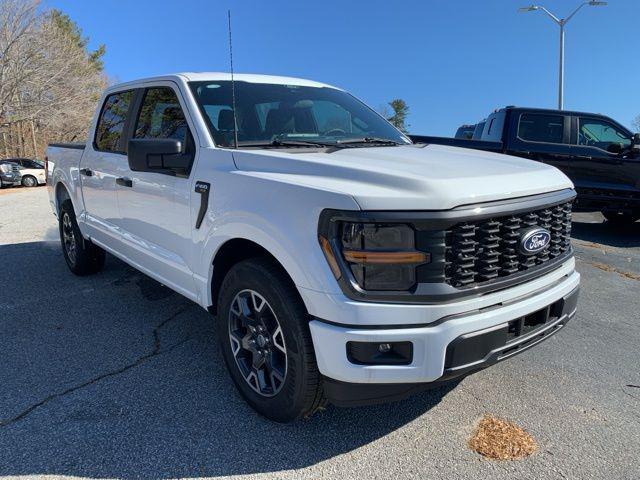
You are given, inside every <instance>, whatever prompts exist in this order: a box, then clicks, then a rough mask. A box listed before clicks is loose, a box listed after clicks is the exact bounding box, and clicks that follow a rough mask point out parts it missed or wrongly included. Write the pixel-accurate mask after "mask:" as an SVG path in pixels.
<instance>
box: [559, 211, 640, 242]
mask: <svg viewBox="0 0 640 480" xmlns="http://www.w3.org/2000/svg"><path fill="white" fill-rule="evenodd" d="M571 236H572V237H573V238H576V239H579V240H582V241H585V242H591V243H599V244H601V245H608V246H611V247H622V248H632V247H639V246H640V222H635V223H634V224H632V225H627V226H623V227H617V226H613V225H611V224H609V222H607V221H604V222H602V223H591V222H582V221H580V220H576V219H575V218H574V220H573V223H572V225H571Z"/></svg>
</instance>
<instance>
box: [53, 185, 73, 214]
mask: <svg viewBox="0 0 640 480" xmlns="http://www.w3.org/2000/svg"><path fill="white" fill-rule="evenodd" d="M55 199H56V212H57V213H58V214H59V213H60V206H61V205H62V203H63V202H64V201H65V200H70V201H71V204H72V205H73V199H72V198H71V194H70V193H69V189H67V186H66V185H65V184H64V182H62V181H60V182H58V183H56V187H55ZM73 209H74V211H75V209H76V207H75V205H73Z"/></svg>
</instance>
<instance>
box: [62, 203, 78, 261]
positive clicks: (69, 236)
mask: <svg viewBox="0 0 640 480" xmlns="http://www.w3.org/2000/svg"><path fill="white" fill-rule="evenodd" d="M62 240H63V242H64V250H65V252H67V258H69V262H71V264H73V265H75V263H76V236H75V234H74V233H73V223H72V222H71V217H70V216H69V214H68V213H66V212H65V213H64V215H63V216H62Z"/></svg>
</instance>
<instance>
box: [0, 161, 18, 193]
mask: <svg viewBox="0 0 640 480" xmlns="http://www.w3.org/2000/svg"><path fill="white" fill-rule="evenodd" d="M21 180H22V175H21V174H20V166H19V165H18V164H16V163H12V162H8V161H3V160H0V188H5V187H11V186H13V185H20V182H21Z"/></svg>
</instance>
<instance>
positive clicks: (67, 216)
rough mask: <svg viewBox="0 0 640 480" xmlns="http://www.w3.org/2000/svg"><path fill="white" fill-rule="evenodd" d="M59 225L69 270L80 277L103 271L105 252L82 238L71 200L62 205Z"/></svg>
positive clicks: (63, 251)
mask: <svg viewBox="0 0 640 480" xmlns="http://www.w3.org/2000/svg"><path fill="white" fill-rule="evenodd" d="M58 225H59V230H60V243H61V245H62V253H63V255H64V260H65V261H66V262H67V266H68V267H69V270H71V271H72V272H73V273H74V274H76V275H79V276H85V275H91V274H93V273H97V272H99V271H100V270H102V268H103V267H104V261H105V251H104V250H103V249H101V248H100V247H98V246H96V245H94V244H93V243H91V241H90V240H85V239H84V238H83V237H82V233H80V228H79V227H78V222H77V221H76V214H75V212H74V211H73V205H72V203H71V200H65V201H64V202H63V203H62V206H61V207H60V214H59V221H58Z"/></svg>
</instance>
